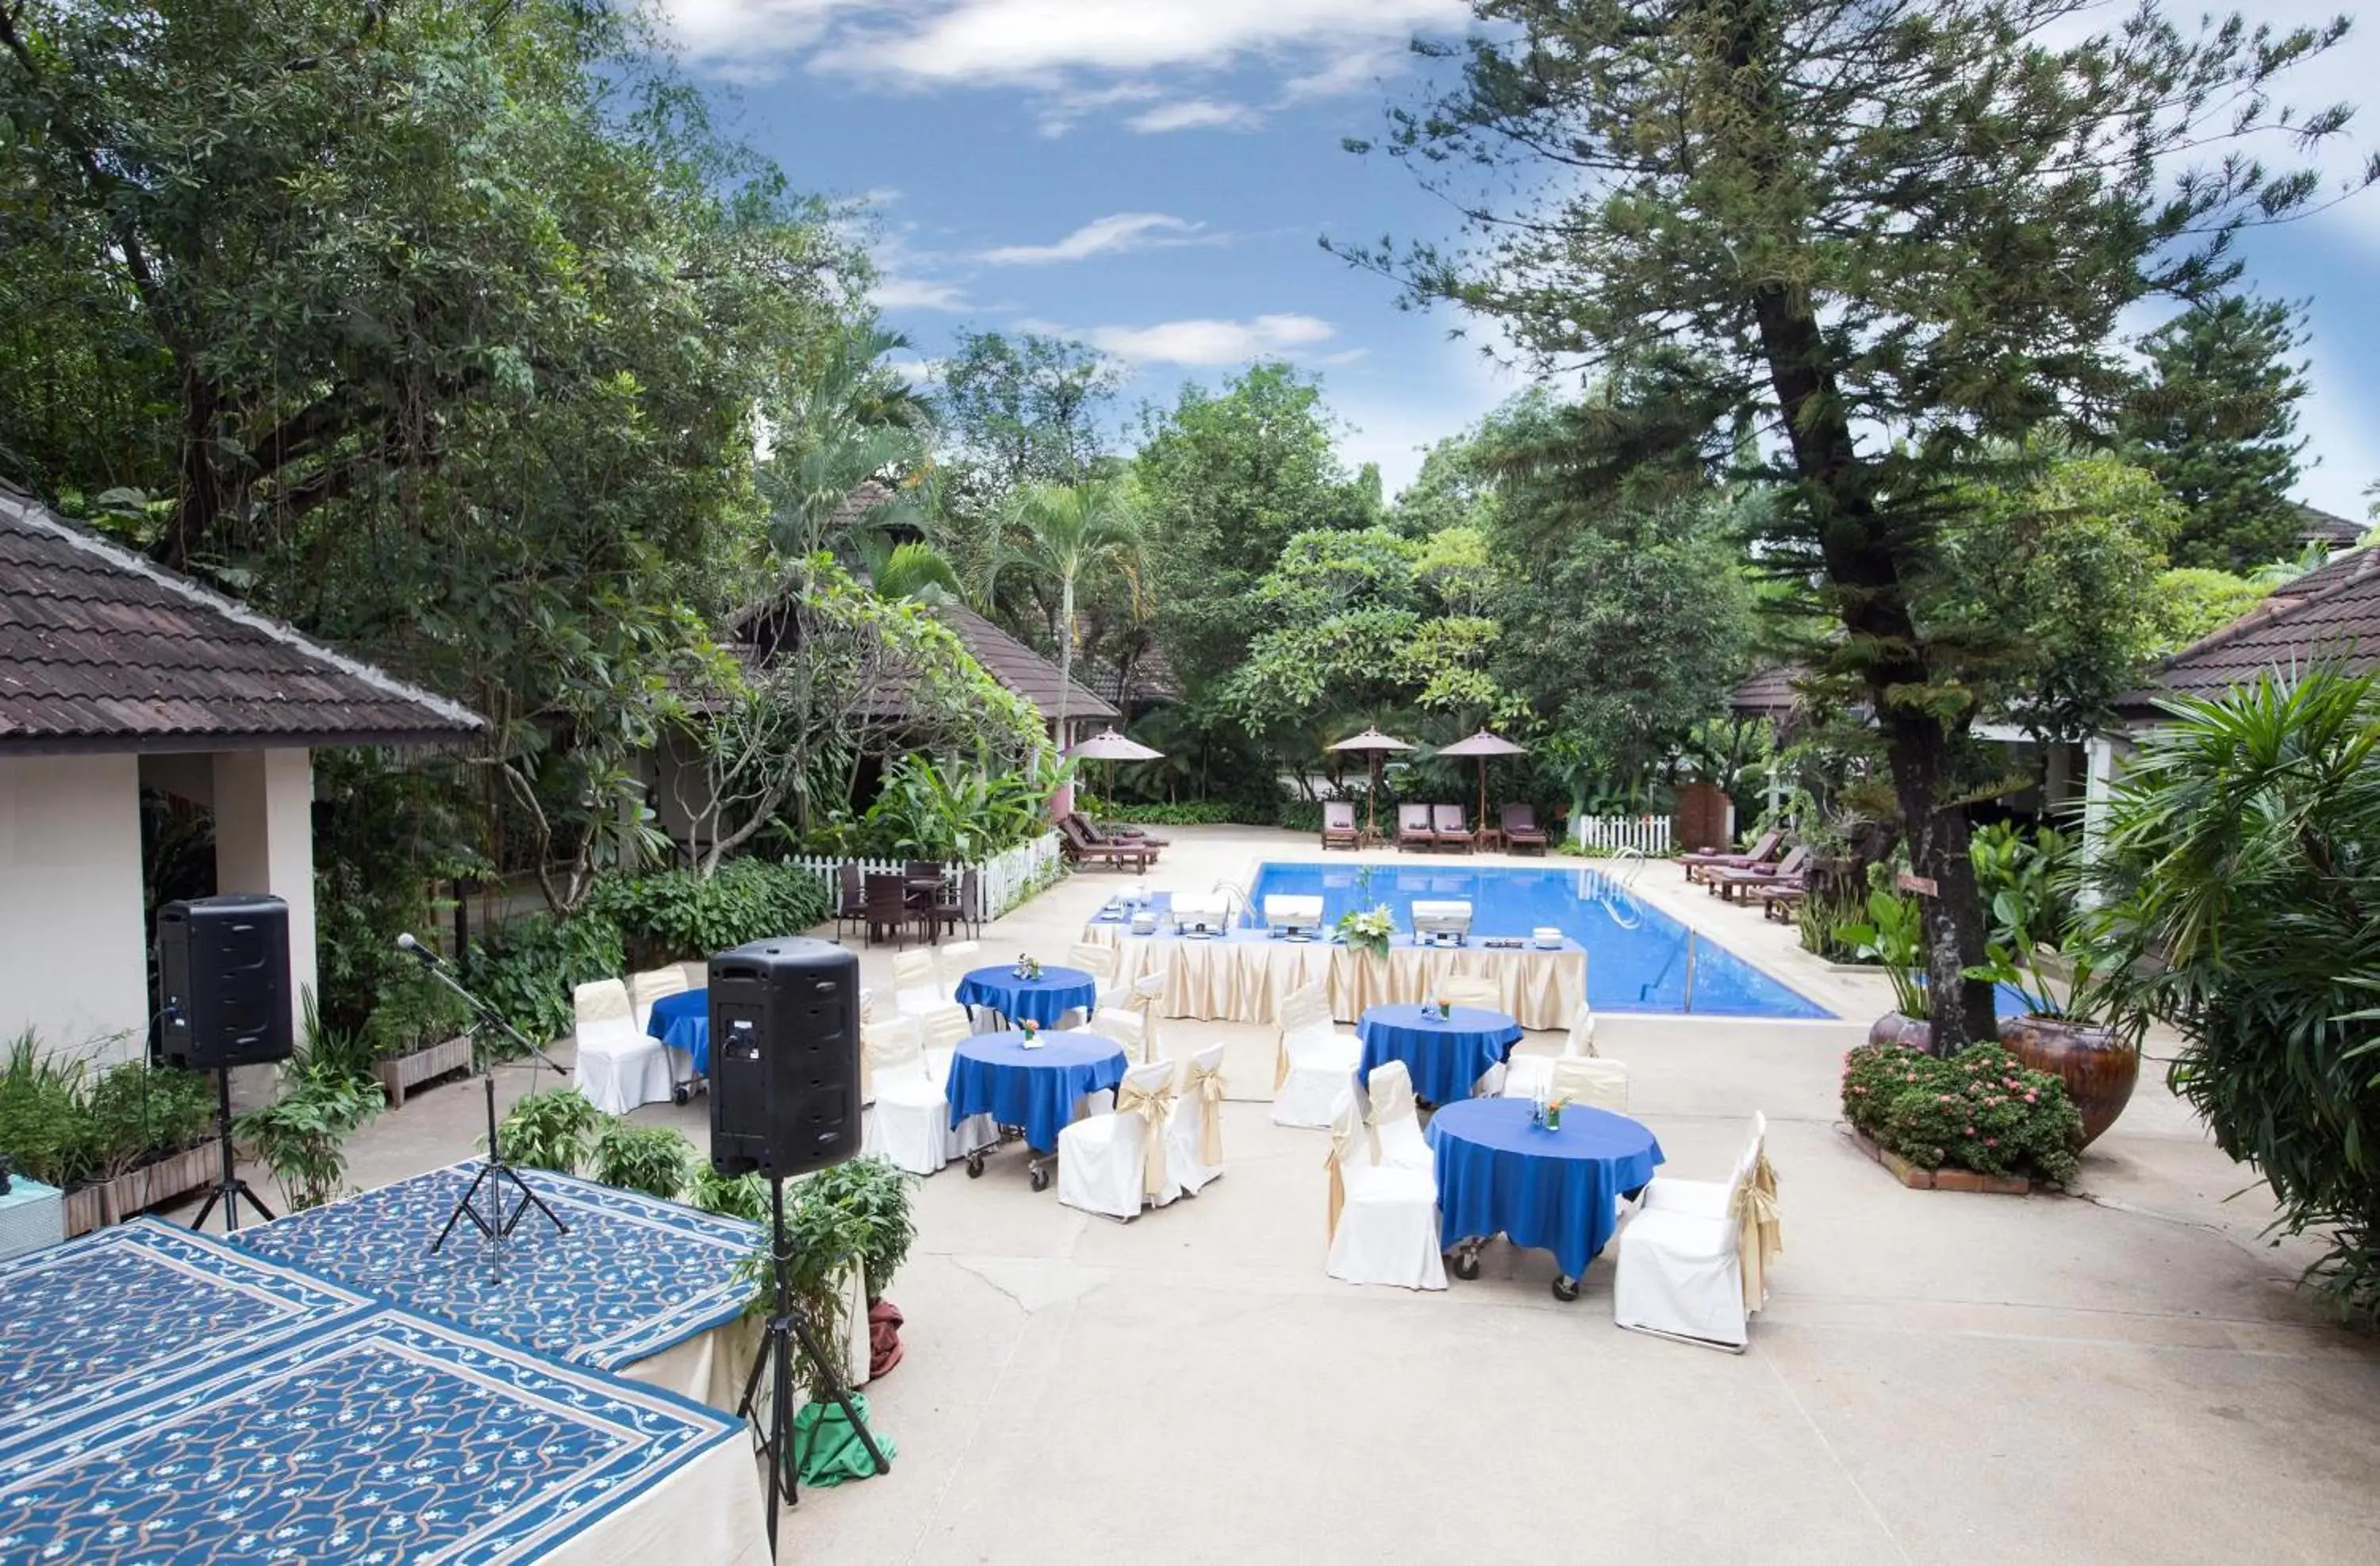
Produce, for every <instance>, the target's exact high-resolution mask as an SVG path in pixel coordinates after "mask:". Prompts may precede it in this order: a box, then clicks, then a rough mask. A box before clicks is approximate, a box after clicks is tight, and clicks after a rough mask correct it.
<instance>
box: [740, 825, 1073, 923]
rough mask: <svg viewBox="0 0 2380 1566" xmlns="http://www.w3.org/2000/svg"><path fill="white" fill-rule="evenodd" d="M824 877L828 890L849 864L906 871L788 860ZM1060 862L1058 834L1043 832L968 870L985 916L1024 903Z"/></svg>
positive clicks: (898, 863)
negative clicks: (972, 874) (980, 890)
mask: <svg viewBox="0 0 2380 1566" xmlns="http://www.w3.org/2000/svg"><path fill="white" fill-rule="evenodd" d="M785 862H786V863H787V864H789V865H797V866H799V867H800V868H803V869H806V870H808V871H811V872H812V873H814V874H816V875H818V876H820V877H821V878H823V879H824V880H825V881H826V883H827V885H828V886H829V887H832V886H833V885H834V884H835V878H836V876H837V874H838V873H840V871H841V869H842V868H843V867H844V865H846V864H851V863H855V862H856V864H857V865H858V866H859V873H860V874H861V875H863V876H871V875H889V876H897V875H899V874H900V873H901V872H902V870H903V869H905V868H906V862H905V861H904V860H900V859H860V860H857V861H853V860H849V859H844V858H839V857H836V856H832V855H825V854H803V855H796V856H793V857H791V858H789V859H787V860H786V861H785ZM1057 863H1058V834H1057V833H1056V832H1043V833H1042V834H1041V835H1040V836H1039V837H1037V838H1034V839H1033V840H1032V841H1030V842H1028V843H1020V844H1017V845H1016V846H1015V847H1014V848H1011V849H1008V850H1006V851H1005V852H1003V853H1000V854H995V855H993V856H991V857H990V859H987V860H985V861H984V862H983V863H982V864H980V865H972V866H967V867H965V868H969V869H973V870H974V871H975V872H976V877H977V882H978V884H980V885H981V887H982V888H983V917H985V918H986V919H996V918H998V917H1000V916H1001V915H1002V914H1004V913H1006V912H1008V911H1009V910H1010V909H1011V908H1014V907H1015V906H1016V905H1017V904H1019V903H1022V902H1024V901H1025V899H1026V896H1027V895H1029V894H1030V893H1031V892H1032V890H1033V887H1034V885H1035V883H1036V882H1037V881H1039V880H1046V879H1048V877H1049V875H1050V871H1051V870H1052V869H1053V868H1055V867H1056V866H1057Z"/></svg>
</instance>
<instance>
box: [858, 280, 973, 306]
mask: <svg viewBox="0 0 2380 1566" xmlns="http://www.w3.org/2000/svg"><path fill="white" fill-rule="evenodd" d="M868 298H869V299H871V300H872V301H874V303H875V305H876V308H877V309H879V310H966V309H968V308H969V306H968V304H967V297H966V294H965V291H964V290H962V289H961V288H960V287H959V285H957V284H955V283H942V282H937V281H936V280H934V279H932V278H929V277H903V276H899V275H897V274H894V273H885V274H883V275H881V276H880V277H878V278H877V279H876V285H875V286H874V287H872V288H870V289H868Z"/></svg>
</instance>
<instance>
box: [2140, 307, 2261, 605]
mask: <svg viewBox="0 0 2380 1566" xmlns="http://www.w3.org/2000/svg"><path fill="white" fill-rule="evenodd" d="M2303 321H2304V313H2303V310H2302V307H2292V306H2290V305H2287V304H2283V303H2281V302H2279V301H2277V300H2265V299H2254V298H2250V297H2244V296H2240V295H2236V294H2235V295H2228V296H2226V297H2222V298H2218V299H2213V300H2208V301H2206V302H2204V303H2201V304H2196V305H2192V307H2191V308H2190V309H2188V310H2184V311H2182V312H2181V314H2180V315H2178V316H2176V317H2175V318H2174V319H2173V320H2171V321H2169V322H2167V323H2166V324H2165V325H2164V326H2162V327H2160V328H2159V329H2158V330H2156V331H2155V332H2154V333H2151V334H2149V336H2148V337H2147V338H2146V339H2145V340H2144V341H2143V344H2142V346H2143V348H2144V349H2145V350H2146V351H2147V353H2148V356H2149V362H2150V367H2151V368H2150V376H2151V380H2150V383H2149V385H2148V386H2147V387H2146V388H2144V389H2143V392H2142V394H2141V395H2140V397H2139V399H2138V400H2137V402H2136V403H2135V404H2134V406H2133V407H2131V408H2130V409H2129V410H2128V411H2127V413H2126V415H2125V418H2124V420H2123V425H2122V430H2123V434H2124V436H2125V444H2126V446H2127V448H2128V450H2127V455H2129V456H2130V457H2131V460H2132V461H2134V462H2135V463H2137V464H2139V465H2140V466H2141V467H2145V468H2147V469H2148V470H2149V471H2150V472H2152V473H2155V475H2156V476H2157V481H2158V482H2159V483H2160V484H2162V485H2164V486H2165V491H2166V493H2168V494H2169V495H2171V496H2172V497H2173V498H2174V499H2175V500H2177V501H2179V502H2180V503H2181V505H2182V506H2183V508H2184V509H2185V510H2186V511H2187V512H2188V513H2189V516H2188V520H2186V521H2185V522H2184V523H2183V524H2182V528H2181V531H2180V534H2179V535H2178V536H2177V537H2176V538H2175V540H2174V541H2173V546H2172V556H2173V563H2174V564H2176V565H2179V566H2204V567H2207V568H2210V569H2213V570H2216V571H2233V572H2241V571H2249V570H2253V569H2254V568H2255V567H2256V566H2259V565H2262V564H2265V562H2266V561H2268V560H2273V559H2275V558H2277V557H2278V556H2281V555H2285V554H2287V553H2289V550H2290V547H2291V545H2292V544H2293V543H2294V542H2295V541H2296V538H2297V527H2298V516H2297V508H2296V507H2295V506H2294V505H2292V504H2290V501H2289V489H2290V486H2292V485H2293V484H2295V483H2296V482H2297V479H2298V472H2299V468H2298V454H2299V453H2300V452H2301V451H2303V450H2304V449H2305V442H2304V441H2302V440H2299V439H2295V438H2293V437H2295V435H2296V433H2297V427H2298V407H2297V405H2298V401H2299V399H2300V398H2301V397H2303V396H2304V395H2305V394H2306V382H2305V366H2304V364H2303V363H2302V362H2300V363H2291V362H2290V357H2289V356H2290V355H2291V354H2292V353H2294V352H2295V351H2296V350H2297V349H2298V347H2299V346H2301V345H2302V344H2303V343H2304V341H2305V336H2304V332H2303Z"/></svg>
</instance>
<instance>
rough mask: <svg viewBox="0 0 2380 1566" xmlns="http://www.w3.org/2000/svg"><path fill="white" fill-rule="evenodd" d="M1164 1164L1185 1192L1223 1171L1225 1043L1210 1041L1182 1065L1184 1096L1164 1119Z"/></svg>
mask: <svg viewBox="0 0 2380 1566" xmlns="http://www.w3.org/2000/svg"><path fill="white" fill-rule="evenodd" d="M1165 1165H1166V1168H1167V1170H1168V1171H1171V1172H1172V1176H1173V1180H1174V1183H1175V1184H1178V1185H1180V1186H1181V1187H1182V1194H1183V1195H1184V1196H1196V1195H1197V1194H1198V1193H1199V1192H1200V1191H1202V1190H1204V1189H1205V1188H1206V1186H1207V1183H1208V1181H1211V1180H1214V1179H1217V1178H1219V1177H1220V1175H1221V1174H1222V1172H1223V1046H1222V1045H1220V1044H1209V1045H1208V1046H1207V1047H1206V1048H1205V1049H1203V1050H1199V1051H1198V1052H1197V1053H1196V1054H1195V1055H1193V1056H1191V1057H1190V1063H1189V1064H1188V1065H1187V1066H1185V1067H1184V1068H1183V1072H1182V1091H1181V1096H1180V1097H1179V1098H1177V1099H1174V1101H1173V1118H1172V1119H1171V1120H1169V1121H1167V1122H1166V1123H1165Z"/></svg>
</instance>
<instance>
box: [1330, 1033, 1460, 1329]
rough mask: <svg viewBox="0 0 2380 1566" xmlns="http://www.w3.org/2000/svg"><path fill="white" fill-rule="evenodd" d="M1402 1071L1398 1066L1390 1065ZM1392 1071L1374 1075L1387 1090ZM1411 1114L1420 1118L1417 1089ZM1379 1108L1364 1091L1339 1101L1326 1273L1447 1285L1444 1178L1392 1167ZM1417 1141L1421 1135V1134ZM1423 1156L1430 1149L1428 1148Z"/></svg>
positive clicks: (1414, 1285)
mask: <svg viewBox="0 0 2380 1566" xmlns="http://www.w3.org/2000/svg"><path fill="white" fill-rule="evenodd" d="M1388 1065H1394V1066H1396V1067H1397V1069H1398V1070H1399V1071H1400V1072H1402V1071H1403V1069H1404V1068H1403V1065H1402V1064H1401V1063H1400V1062H1393V1061H1391V1062H1388ZM1387 1069H1388V1067H1387V1065H1384V1066H1383V1067H1381V1068H1380V1070H1379V1071H1376V1072H1375V1073H1373V1080H1374V1082H1375V1084H1376V1085H1378V1086H1388V1085H1389V1084H1388V1079H1387ZM1405 1089H1406V1103H1405V1108H1404V1112H1405V1113H1407V1114H1411V1113H1412V1112H1413V1110H1412V1103H1411V1093H1412V1084H1411V1083H1410V1082H1408V1083H1407V1084H1406V1085H1405ZM1415 1135H1416V1136H1418V1135H1419V1132H1418V1130H1416V1131H1415ZM1423 1151H1424V1153H1427V1151H1428V1148H1427V1147H1424V1148H1423ZM1387 1153H1388V1148H1387V1147H1386V1137H1385V1135H1384V1134H1383V1127H1382V1126H1381V1125H1380V1124H1379V1121H1378V1106H1377V1105H1376V1104H1375V1102H1374V1100H1373V1099H1372V1098H1371V1097H1370V1096H1368V1095H1367V1094H1366V1093H1365V1092H1364V1091H1363V1090H1362V1089H1361V1086H1360V1085H1359V1086H1356V1087H1355V1088H1354V1089H1353V1090H1351V1091H1350V1092H1348V1093H1347V1094H1346V1095H1345V1096H1344V1097H1342V1099H1340V1101H1339V1112H1338V1113H1337V1114H1336V1115H1335V1116H1333V1117H1332V1119H1331V1122H1330V1252H1329V1254H1328V1256H1326V1258H1325V1259H1324V1261H1323V1264H1322V1269H1323V1270H1324V1271H1325V1272H1327V1273H1329V1274H1330V1276H1331V1277H1333V1278H1336V1279H1339V1280H1341V1281H1343V1282H1348V1283H1393V1284H1396V1285H1397V1286H1398V1287H1400V1288H1405V1289H1443V1288H1445V1287H1446V1258H1445V1257H1444V1256H1441V1255H1439V1248H1438V1175H1437V1173H1436V1171H1435V1170H1434V1169H1433V1168H1430V1167H1427V1166H1426V1167H1423V1168H1420V1169H1415V1168H1410V1167H1408V1166H1405V1165H1403V1164H1399V1163H1395V1162H1392V1161H1390V1159H1389V1158H1388V1157H1387Z"/></svg>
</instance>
